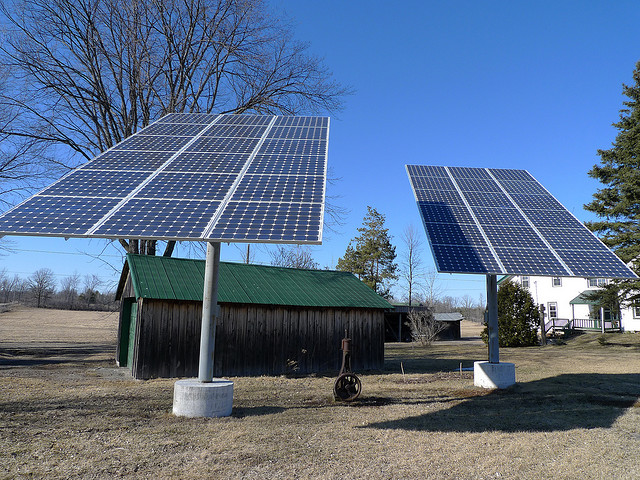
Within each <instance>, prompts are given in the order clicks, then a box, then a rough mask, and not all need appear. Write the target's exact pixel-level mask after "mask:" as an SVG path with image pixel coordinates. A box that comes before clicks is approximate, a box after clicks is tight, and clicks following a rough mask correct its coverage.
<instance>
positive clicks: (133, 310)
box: [119, 298, 138, 367]
mask: <svg viewBox="0 0 640 480" xmlns="http://www.w3.org/2000/svg"><path fill="white" fill-rule="evenodd" d="M122 301H123V302H124V303H123V308H122V325H120V339H119V341H120V354H119V361H120V366H121V367H131V363H132V361H133V345H134V344H135V340H136V316H137V314H138V303H137V302H136V299H135V298H124V299H123V300H122Z"/></svg>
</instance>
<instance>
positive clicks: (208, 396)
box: [173, 378, 233, 417]
mask: <svg viewBox="0 0 640 480" xmlns="http://www.w3.org/2000/svg"><path fill="white" fill-rule="evenodd" d="M232 408H233V382H231V381H229V380H224V379H217V380H213V382H207V383H203V382H200V381H198V380H197V379H192V378H190V379H187V380H178V381H177V382H176V383H175V385H174V387H173V414H174V415H177V416H179V417H228V416H229V415H231V409H232Z"/></svg>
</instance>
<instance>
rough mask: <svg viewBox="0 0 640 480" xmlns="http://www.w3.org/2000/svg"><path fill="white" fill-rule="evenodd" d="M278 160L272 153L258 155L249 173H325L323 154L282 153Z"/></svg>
mask: <svg viewBox="0 0 640 480" xmlns="http://www.w3.org/2000/svg"><path fill="white" fill-rule="evenodd" d="M278 160H279V161H278V162H274V161H273V156H272V155H256V156H255V158H254V159H253V161H252V162H251V166H250V167H249V169H248V170H247V173H248V174H250V173H261V174H284V175H324V170H325V166H326V164H325V158H324V156H321V155H308V156H303V155H281V156H279V157H278Z"/></svg>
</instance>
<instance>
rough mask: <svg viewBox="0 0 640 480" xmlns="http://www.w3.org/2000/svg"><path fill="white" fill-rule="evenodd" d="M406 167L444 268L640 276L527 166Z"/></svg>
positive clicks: (445, 269) (460, 270) (454, 270)
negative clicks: (515, 167)
mask: <svg viewBox="0 0 640 480" xmlns="http://www.w3.org/2000/svg"><path fill="white" fill-rule="evenodd" d="M407 173H408V174H409V179H410V182H411V186H412V188H413V192H414V195H415V198H416V201H417V203H418V208H419V211H420V215H421V217H422V221H423V223H424V227H425V231H426V233H427V237H428V238H429V243H430V245H431V249H432V251H433V254H434V257H435V262H436V266H437V268H438V270H439V271H440V272H448V273H482V274H514V275H544V276H578V277H582V276H584V277H603V278H635V274H634V273H633V272H632V271H631V270H630V269H629V268H627V266H626V265H624V263H623V262H622V261H621V260H620V259H619V258H618V257H616V256H615V254H614V253H613V252H611V251H610V250H609V249H608V248H607V247H606V246H605V245H604V244H603V243H602V242H601V241H600V240H599V239H598V238H597V237H595V236H594V235H593V234H592V233H591V232H590V231H589V230H588V229H587V228H586V227H585V226H584V225H583V224H582V223H580V222H579V221H578V220H577V219H576V218H575V217H574V216H573V215H572V214H571V213H569V212H568V211H567V210H566V209H565V208H564V207H563V206H562V204H561V203H560V202H558V201H557V200H556V199H555V198H554V197H553V196H552V195H551V194H550V193H549V192H548V191H547V190H546V189H545V188H544V187H543V186H542V185H540V184H539V183H538V182H537V181H536V180H535V179H534V178H533V177H532V176H531V175H530V174H529V173H528V172H526V171H524V170H510V169H485V168H469V167H441V166H425V165H407Z"/></svg>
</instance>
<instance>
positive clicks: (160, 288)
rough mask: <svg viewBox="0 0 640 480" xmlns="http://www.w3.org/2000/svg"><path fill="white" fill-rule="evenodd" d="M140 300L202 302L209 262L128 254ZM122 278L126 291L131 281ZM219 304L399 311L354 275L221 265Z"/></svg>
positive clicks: (124, 277) (132, 278)
mask: <svg viewBox="0 0 640 480" xmlns="http://www.w3.org/2000/svg"><path fill="white" fill-rule="evenodd" d="M126 262H127V265H128V267H129V268H128V269H129V271H130V272H131V281H132V284H133V289H134V292H135V295H136V297H137V298H140V297H142V298H155V299H167V300H188V301H198V302H201V301H202V290H203V286H204V270H205V262H204V260H191V259H184V258H169V257H159V256H153V255H133V254H128V255H127V260H126ZM125 271H126V268H125V270H123V275H122V277H121V279H120V286H119V288H118V291H119V292H120V291H121V290H122V288H123V286H124V281H125V280H126V273H125ZM218 302H219V303H250V304H262V305H289V306H307V307H353V308H384V309H387V308H393V307H392V305H391V304H390V303H389V302H387V301H386V300H385V299H384V298H382V297H381V296H380V295H378V294H376V293H375V292H374V291H373V290H371V289H370V288H369V287H368V286H366V285H365V284H364V283H362V282H361V281H360V280H358V279H357V278H356V277H355V276H354V275H353V274H351V273H348V272H337V271H332V270H303V269H296V268H283V267H271V266H264V265H246V264H243V263H229V262H220V270H219V276H218Z"/></svg>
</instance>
